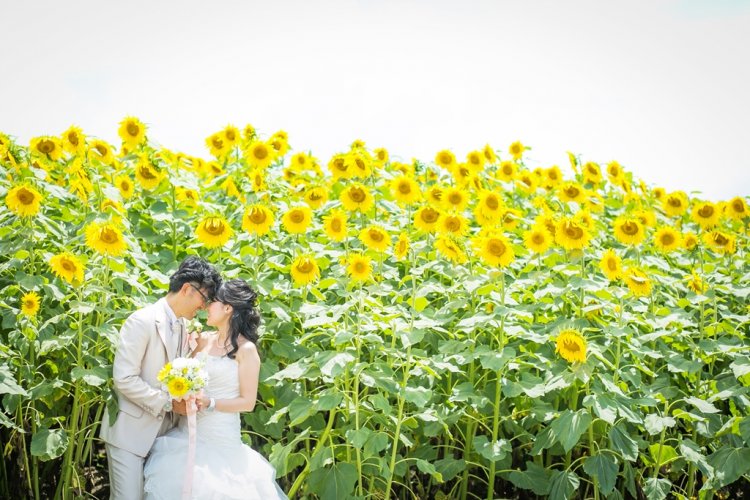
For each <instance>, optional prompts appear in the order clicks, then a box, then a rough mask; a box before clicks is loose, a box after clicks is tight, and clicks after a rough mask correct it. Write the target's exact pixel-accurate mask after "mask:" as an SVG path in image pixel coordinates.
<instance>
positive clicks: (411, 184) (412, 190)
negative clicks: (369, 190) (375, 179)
mask: <svg viewBox="0 0 750 500" xmlns="http://www.w3.org/2000/svg"><path fill="white" fill-rule="evenodd" d="M390 188H391V194H392V195H393V199H395V200H396V201H397V202H398V203H399V204H401V205H411V204H412V203H416V202H418V201H419V200H421V199H422V193H421V191H420V190H419V184H417V182H416V181H415V180H414V179H412V178H411V177H407V176H406V175H400V176H398V177H395V178H394V179H393V180H392V181H391V184H390Z"/></svg>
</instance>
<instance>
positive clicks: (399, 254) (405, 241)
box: [393, 233, 410, 260]
mask: <svg viewBox="0 0 750 500" xmlns="http://www.w3.org/2000/svg"><path fill="white" fill-rule="evenodd" d="M409 246H410V244H409V237H408V236H407V235H406V233H401V234H399V235H398V240H397V241H396V244H395V245H394V246H393V256H394V257H396V259H397V260H403V259H404V258H405V257H406V254H407V253H408V252H409Z"/></svg>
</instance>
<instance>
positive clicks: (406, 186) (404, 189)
mask: <svg viewBox="0 0 750 500" xmlns="http://www.w3.org/2000/svg"><path fill="white" fill-rule="evenodd" d="M398 192H399V193H401V194H410V193H411V183H410V182H408V181H402V182H399V184H398Z"/></svg>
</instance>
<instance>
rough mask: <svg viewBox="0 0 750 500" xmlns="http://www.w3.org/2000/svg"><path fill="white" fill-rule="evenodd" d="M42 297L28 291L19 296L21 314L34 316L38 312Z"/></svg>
mask: <svg viewBox="0 0 750 500" xmlns="http://www.w3.org/2000/svg"><path fill="white" fill-rule="evenodd" d="M41 302H42V299H41V297H39V295H37V293H36V292H29V293H27V294H24V296H23V297H21V314H23V315H24V316H27V317H29V318H31V317H33V316H36V313H37V312H39V307H40V305H41Z"/></svg>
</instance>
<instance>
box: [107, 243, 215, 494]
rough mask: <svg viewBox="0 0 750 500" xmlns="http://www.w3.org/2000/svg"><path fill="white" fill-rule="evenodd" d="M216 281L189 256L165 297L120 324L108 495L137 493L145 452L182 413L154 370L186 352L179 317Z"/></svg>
mask: <svg viewBox="0 0 750 500" xmlns="http://www.w3.org/2000/svg"><path fill="white" fill-rule="evenodd" d="M220 283H221V278H220V277H219V273H218V272H217V271H216V269H214V267H213V266H211V265H210V264H208V263H207V262H206V261H204V260H202V259H200V258H198V257H195V256H190V257H188V258H186V259H185V260H184V261H183V262H182V264H180V267H179V269H177V271H176V272H175V273H174V274H173V275H172V276H171V277H170V278H169V292H168V293H167V295H166V297H162V298H161V299H159V300H158V301H156V302H155V303H154V304H151V305H149V306H146V307H144V308H143V309H139V310H138V311H136V312H134V313H133V314H131V315H130V316H129V317H128V319H126V320H125V323H124V324H123V325H122V328H121V329H120V339H119V342H118V345H117V350H116V352H115V361H114V366H113V374H114V377H113V378H114V385H115V392H116V393H117V400H118V403H119V411H118V412H117V418H116V420H115V423H114V424H112V425H110V424H109V420H110V419H109V415H108V412H105V415H104V420H103V421H102V430H101V437H102V440H103V441H104V442H105V443H106V446H105V448H106V450H107V459H108V461H109V482H110V491H111V493H110V498H111V499H115V500H132V499H135V500H140V499H141V497H142V496H143V464H144V461H145V458H146V455H148V452H149V450H150V449H151V446H152V445H153V444H154V441H155V440H156V438H157V437H158V436H161V435H163V434H164V433H166V432H167V431H168V430H169V429H170V428H172V427H173V426H174V423H176V416H175V415H174V412H177V413H181V414H185V409H184V403H182V404H180V403H179V402H177V401H173V400H172V399H171V398H170V397H169V393H167V392H166V391H164V390H162V389H161V388H160V385H161V384H160V383H159V381H158V380H157V378H156V376H157V374H158V373H159V371H160V370H161V369H162V367H163V366H164V365H165V364H166V363H167V362H168V361H171V360H173V359H174V358H175V357H177V356H187V354H188V350H189V348H188V342H187V332H185V324H184V320H185V319H188V320H189V319H193V317H195V314H196V313H197V312H198V310H199V309H203V308H205V307H206V306H207V305H208V304H209V303H210V301H211V300H212V299H213V296H214V292H215V291H216V289H217V288H218V287H219V285H220ZM173 420H174V421H173Z"/></svg>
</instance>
